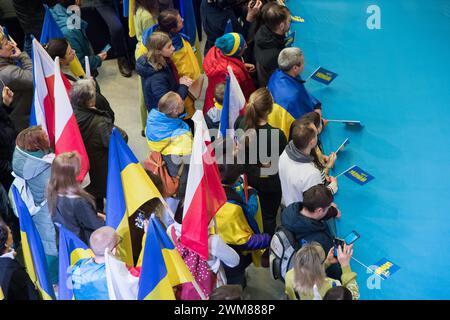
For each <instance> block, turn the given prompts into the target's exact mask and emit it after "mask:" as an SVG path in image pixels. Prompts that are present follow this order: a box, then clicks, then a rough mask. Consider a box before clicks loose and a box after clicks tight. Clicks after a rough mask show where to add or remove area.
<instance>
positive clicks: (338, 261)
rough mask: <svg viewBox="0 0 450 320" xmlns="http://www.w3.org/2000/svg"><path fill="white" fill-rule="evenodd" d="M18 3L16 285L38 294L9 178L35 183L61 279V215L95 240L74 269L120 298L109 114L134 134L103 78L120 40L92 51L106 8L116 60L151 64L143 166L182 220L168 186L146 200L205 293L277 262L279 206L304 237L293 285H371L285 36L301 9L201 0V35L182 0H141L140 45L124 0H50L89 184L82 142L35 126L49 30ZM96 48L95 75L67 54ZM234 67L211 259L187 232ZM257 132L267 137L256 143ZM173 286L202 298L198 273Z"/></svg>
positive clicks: (294, 293)
mask: <svg viewBox="0 0 450 320" xmlns="http://www.w3.org/2000/svg"><path fill="white" fill-rule="evenodd" d="M22 2H23V1H13V3H14V4H15V8H16V10H17V14H18V17H20V20H21V26H22V28H23V29H24V33H25V47H24V50H23V51H22V50H21V49H20V48H18V46H17V44H16V43H15V42H14V41H13V40H12V39H11V38H10V37H9V36H8V34H7V33H6V32H5V31H4V30H3V29H2V30H3V31H1V32H0V79H1V86H2V99H1V100H0V104H1V105H0V180H1V184H0V195H1V198H0V199H1V202H0V205H1V207H0V210H1V219H0V288H1V290H2V293H3V295H4V297H5V298H6V299H7V300H15V299H40V298H41V297H40V295H39V292H38V290H37V289H36V284H35V283H33V282H32V281H31V279H30V277H29V276H28V274H27V272H26V270H25V268H24V264H23V257H22V256H21V252H20V247H21V243H20V242H21V239H20V226H19V220H18V213H17V204H15V202H14V200H13V198H12V197H11V196H9V197H8V192H9V191H10V189H11V186H12V185H14V186H16V187H17V186H22V189H21V190H26V191H24V192H22V193H21V197H22V198H23V199H24V202H25V203H26V204H27V207H28V209H29V211H30V213H31V215H32V220H33V222H34V224H35V226H36V229H37V230H38V233H39V235H40V237H41V241H42V244H43V248H44V251H45V256H46V260H47V261H46V262H47V265H48V270H49V277H50V281H51V283H52V284H53V285H54V288H55V292H57V291H58V272H61V270H58V241H57V239H58V237H57V234H58V225H62V226H64V227H65V228H66V229H68V230H69V231H71V232H73V233H74V234H75V235H76V236H77V237H78V238H79V239H80V240H82V241H83V242H85V243H86V244H87V245H88V246H90V248H91V249H92V251H93V253H94V254H95V257H94V258H89V259H81V260H80V261H78V262H77V263H76V265H75V266H73V267H72V268H71V269H70V270H68V272H69V273H71V274H72V277H71V279H72V281H73V282H74V284H75V282H76V284H77V285H76V290H74V295H75V299H94V300H98V299H109V295H108V287H107V280H106V271H105V256H104V254H105V249H106V248H113V249H111V254H112V255H116V257H117V258H118V259H120V256H118V255H117V254H116V249H115V248H116V247H117V245H118V244H119V243H120V241H121V239H120V237H119V235H118V233H117V231H116V230H114V229H113V228H111V227H108V226H105V224H106V223H105V221H106V216H105V202H106V201H108V199H106V194H107V192H106V190H107V177H108V150H109V140H110V136H111V132H112V130H113V128H116V130H117V131H118V132H119V133H120V135H121V136H122V137H123V139H124V140H125V141H128V135H127V133H126V132H125V131H124V130H123V129H121V128H119V127H117V126H116V125H115V123H114V121H115V115H114V111H113V108H112V107H111V105H110V102H109V101H108V97H105V96H104V95H103V94H102V93H101V90H100V84H99V82H98V81H97V79H96V78H97V75H98V74H99V73H100V72H101V65H102V62H103V61H104V60H105V59H107V58H108V54H107V53H106V52H100V53H99V54H95V52H94V50H93V45H92V44H93V43H94V42H96V41H98V39H93V38H92V36H90V34H89V32H88V30H89V27H88V25H89V24H90V23H91V22H90V21H85V20H83V17H85V16H86V17H92V16H94V17H95V15H94V13H95V12H94V11H96V12H98V13H99V14H100V16H101V18H102V19H103V20H104V21H105V22H106V25H107V26H108V28H109V33H110V38H111V43H112V47H113V51H114V52H115V56H116V57H117V58H118V63H119V70H120V72H121V73H122V74H123V75H124V76H130V75H131V73H132V71H133V70H132V69H133V66H134V70H135V71H136V73H137V74H138V75H139V77H138V79H139V80H138V81H139V86H138V87H139V92H137V95H136V97H137V98H136V99H135V100H136V101H135V104H136V109H135V111H136V112H139V113H140V115H141V120H142V121H141V124H140V128H141V129H142V135H143V136H144V137H145V139H146V142H147V145H148V148H149V158H148V159H147V160H146V161H144V163H143V166H144V168H145V169H146V173H147V174H148V175H149V177H150V178H151V179H152V181H153V182H154V183H155V185H156V186H157V187H158V189H159V191H160V192H161V194H162V195H163V196H164V197H165V198H166V199H167V200H168V201H167V202H168V203H174V212H175V216H174V217H173V219H172V217H170V216H169V215H168V213H167V208H165V207H164V206H163V205H162V203H161V202H160V201H159V200H158V199H153V200H151V201H149V202H148V203H146V204H144V205H143V206H142V207H141V208H139V211H140V212H142V213H143V214H144V217H145V219H146V220H148V219H149V218H150V216H151V215H153V214H154V215H155V216H156V217H157V218H158V219H159V220H160V222H161V224H162V225H163V226H164V227H165V228H166V229H167V234H168V235H169V238H170V239H171V240H172V241H173V243H174V245H175V247H176V249H177V250H178V252H179V253H180V255H181V257H182V258H183V260H184V261H185V263H186V265H187V267H188V268H189V270H190V271H191V273H192V275H193V276H194V278H195V280H196V282H197V284H198V285H199V287H200V288H201V290H202V291H203V293H204V295H205V296H206V297H208V298H209V299H211V300H213V299H223V300H239V299H242V298H243V297H244V295H243V292H242V290H243V289H244V288H245V287H246V285H247V281H246V273H245V270H246V268H247V267H249V266H250V265H251V264H254V265H255V266H257V267H263V268H268V267H269V260H270V258H269V254H270V244H271V238H272V237H273V236H274V234H275V233H276V231H277V221H281V226H282V227H283V228H284V229H286V230H288V231H289V232H291V233H292V234H293V236H294V238H295V240H296V241H297V242H298V244H299V247H300V249H299V250H298V251H297V252H296V253H295V257H294V263H293V268H292V269H291V270H289V271H288V272H287V274H286V277H285V293H286V297H287V298H288V299H298V300H307V299H325V300H328V299H330V300H350V299H358V298H359V292H358V285H357V283H356V274H355V273H354V272H352V270H351V269H350V259H351V257H352V254H353V246H352V245H346V244H344V245H343V247H342V246H338V247H337V248H335V245H334V239H335V237H336V234H334V230H333V228H331V227H330V225H331V224H332V221H333V219H340V218H341V213H340V211H339V209H338V207H337V205H336V204H335V203H334V202H333V201H334V194H336V192H337V191H338V181H337V179H336V178H335V177H333V176H331V175H330V169H331V168H333V166H334V163H335V161H336V160H337V157H336V154H335V153H331V154H328V155H327V154H326V153H325V152H324V150H323V148H322V145H321V143H320V134H321V132H322V131H323V130H324V129H325V127H326V120H325V119H324V118H323V117H322V115H323V114H322V112H323V110H326V108H327V106H326V105H324V106H322V103H321V102H320V101H319V100H317V99H316V98H315V97H314V96H313V95H312V94H311V93H310V92H308V90H307V88H306V87H305V85H304V82H305V81H304V80H302V73H303V70H304V67H305V63H306V60H305V57H304V54H303V52H302V50H301V49H300V48H298V47H292V46H291V41H288V40H289V39H288V36H287V34H288V32H289V30H290V28H291V13H290V11H289V9H288V7H287V6H286V5H285V3H284V1H275V0H251V1H245V0H201V1H200V0H198V1H193V2H194V4H195V7H196V8H197V9H198V12H199V14H198V15H197V20H199V21H201V27H202V28H199V33H198V35H199V36H200V37H201V36H202V31H203V32H204V34H203V35H206V40H205V47H204V48H200V47H199V44H198V41H194V40H195V39H190V38H189V37H188V36H187V35H186V34H184V33H183V27H184V24H185V22H186V21H184V19H183V17H182V16H181V15H180V11H179V8H180V7H179V1H176V0H175V1H171V0H159V1H158V0H136V1H134V3H135V8H134V15H133V21H134V29H135V32H136V36H135V41H134V43H133V45H135V47H132V46H131V45H130V43H132V42H130V40H129V39H128V36H127V35H126V33H127V27H126V26H124V25H122V22H121V18H120V15H118V14H117V12H116V11H115V8H116V7H117V5H118V3H119V2H118V1H117V2H116V1H112V0H111V1H110V0H97V1H85V2H86V4H85V5H83V6H82V3H81V2H82V1H81V0H59V1H53V2H54V3H52V4H50V3H48V2H47V4H48V5H49V6H50V12H51V14H52V16H53V18H54V19H55V21H56V22H57V24H58V26H59V27H60V29H61V31H62V33H63V35H64V38H55V39H51V40H49V41H48V43H46V44H45V45H44V44H43V45H44V48H45V50H46V51H47V53H48V54H49V56H50V57H51V58H52V59H55V58H56V57H59V61H60V65H61V71H62V73H63V74H64V79H65V80H66V81H67V83H65V84H66V86H67V87H68V88H70V94H69V97H70V101H71V104H72V107H73V111H74V115H75V118H76V121H77V124H78V126H79V129H80V132H81V135H82V139H83V142H84V145H85V147H86V152H87V155H88V157H89V162H90V172H89V175H90V184H89V185H87V186H84V185H82V184H81V183H80V181H79V180H77V177H78V175H79V173H80V167H81V159H80V156H79V155H78V154H77V153H76V152H66V153H61V154H57V155H55V150H52V147H51V146H52V143H51V139H52V137H51V136H49V134H48V133H47V132H46V130H45V128H44V127H42V126H39V125H38V126H30V113H31V109H32V99H33V94H34V86H35V84H34V82H33V65H32V60H31V58H30V54H29V53H30V51H31V42H30V39H31V36H34V37H36V38H37V39H39V33H40V31H41V28H39V27H38V26H39V24H41V25H42V23H43V22H42V19H39V18H38V17H39V14H36V12H42V10H44V9H43V8H44V7H43V3H42V1H36V3H39V4H40V5H38V7H39V8H38V9H36V10H37V11H35V12H30V10H29V9H28V10H25V8H24V7H23V6H22V5H21V4H22ZM83 2H84V1H83ZM74 5H76V6H82V9H84V10H81V18H82V19H81V24H80V28H72V27H68V26H67V23H68V22H67V21H69V20H70V19H68V18H69V17H70V14H69V13H68V12H69V11H68V8H69V7H71V6H74ZM41 18H42V17H41ZM185 19H186V17H185ZM93 23H95V22H93ZM198 25H200V24H198ZM230 28H231V30H230ZM97 37H101V35H97ZM298 37H301V35H298ZM296 43H301V41H297V42H296ZM130 49H131V50H130ZM27 52H28V53H27ZM133 53H134V54H133ZM202 53H203V55H202ZM85 56H87V57H88V60H89V65H90V70H91V75H92V77H91V78H88V79H80V78H79V77H77V76H76V75H74V74H73V73H72V72H71V70H70V69H69V65H70V63H71V62H72V61H73V60H74V59H75V57H78V59H79V60H80V61H83V62H84V61H85ZM230 69H231V70H232V72H233V74H234V76H235V78H236V80H237V82H238V84H239V86H240V89H241V90H242V93H243V96H244V97H245V100H246V104H245V107H244V108H243V109H242V112H241V114H240V115H239V117H237V119H236V121H235V123H234V124H233V128H232V129H234V130H235V132H236V137H234V139H232V138H229V137H222V139H219V138H217V139H216V140H215V141H214V145H215V148H216V150H217V149H221V150H222V151H223V152H221V153H220V155H219V153H218V154H217V159H216V160H217V163H218V172H219V173H220V178H221V182H222V186H223V189H224V191H225V195H226V203H225V204H224V205H223V206H222V207H221V208H220V209H219V210H218V211H217V213H216V215H215V219H214V223H215V228H213V229H214V230H215V231H214V232H213V231H211V232H210V235H209V239H208V247H209V257H208V259H207V260H206V259H204V258H202V257H201V256H200V255H199V254H198V253H196V252H194V251H192V250H190V249H189V248H187V247H185V246H184V245H183V241H182V240H181V238H182V237H181V234H182V224H183V215H182V213H183V205H184V198H185V194H186V188H187V183H188V174H189V167H190V166H189V156H190V155H191V153H192V145H193V140H194V122H193V121H192V119H191V118H192V116H193V114H194V112H195V110H196V109H202V110H203V113H204V117H205V121H206V124H207V125H208V128H209V129H211V130H212V129H216V130H217V129H218V128H219V127H220V125H221V112H222V109H223V104H224V100H225V98H226V97H225V94H226V92H225V91H226V90H225V87H226V84H225V83H226V80H227V77H228V76H229V70H230ZM203 77H205V80H207V86H206V92H205V99H204V104H203V105H200V101H198V96H196V95H195V93H194V91H195V90H194V87H195V86H198V85H199V83H200V86H201V85H202V83H203ZM104 81H107V79H106V80H104ZM229 144H231V145H232V148H231V150H230V148H227V146H228V145H229ZM252 146H257V147H256V150H257V152H256V153H255V155H256V157H253V156H252ZM260 149H264V150H265V153H266V154H264V152H260V151H261V150H260ZM242 154H243V157H242V158H243V160H242V159H241V160H242V161H239V158H240V155H242ZM229 159H231V161H229ZM25 200H26V201H25ZM169 200H170V201H169ZM277 218H278V219H277ZM144 229H145V228H144ZM142 237H143V232H141V233H139V234H138V235H136V234H132V238H133V248H136V249H135V250H136V252H133V256H134V257H135V259H137V258H138V257H139V254H140V250H142V246H141V242H142ZM335 250H336V251H337V254H334V253H335V252H334V251H335ZM135 262H136V261H135ZM129 267H130V268H131V267H134V266H129ZM130 272H132V273H134V274H136V273H139V272H140V270H139V269H138V268H136V269H130ZM174 292H175V294H176V297H177V299H181V300H182V299H200V295H199V293H198V291H197V290H194V288H193V286H192V284H183V285H180V286H178V287H176V288H174Z"/></svg>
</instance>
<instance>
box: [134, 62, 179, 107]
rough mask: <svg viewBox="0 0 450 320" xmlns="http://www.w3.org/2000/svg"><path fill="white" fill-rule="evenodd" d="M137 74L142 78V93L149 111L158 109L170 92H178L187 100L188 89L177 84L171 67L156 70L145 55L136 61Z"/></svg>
mask: <svg viewBox="0 0 450 320" xmlns="http://www.w3.org/2000/svg"><path fill="white" fill-rule="evenodd" d="M136 72H137V73H138V74H139V75H140V76H141V78H142V91H143V92H144V101H145V105H146V107H147V110H148V111H150V110H151V109H154V108H157V107H158V102H159V100H160V99H161V98H162V96H163V95H165V94H166V93H167V92H169V91H174V92H177V93H178V94H179V95H180V96H181V99H183V100H184V99H186V97H187V95H188V87H187V86H185V85H180V84H178V83H177V80H176V78H175V75H174V73H173V71H172V67H171V65H169V64H168V65H167V66H166V67H164V68H163V69H161V70H159V71H157V70H155V69H154V68H153V67H152V66H151V65H150V63H149V62H148V60H147V56H146V55H143V56H141V57H140V58H139V59H138V60H137V61H136Z"/></svg>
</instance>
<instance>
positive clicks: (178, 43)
mask: <svg viewBox="0 0 450 320" xmlns="http://www.w3.org/2000/svg"><path fill="white" fill-rule="evenodd" d="M158 29H159V24H158V23H157V24H155V25H153V26H151V27H149V28H147V29H145V30H144V32H142V43H143V44H144V46H147V44H148V40H149V38H150V36H151V35H152V33H153V32H155V31H158ZM169 36H170V39H171V40H172V44H173V46H174V47H175V51H178V50H180V49H182V48H183V46H184V45H183V38H184V39H185V40H186V41H189V37H188V36H187V35H185V34H184V33H181V32H179V33H176V34H172V33H171V34H170V35H169Z"/></svg>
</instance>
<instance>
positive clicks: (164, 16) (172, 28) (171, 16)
mask: <svg viewBox="0 0 450 320" xmlns="http://www.w3.org/2000/svg"><path fill="white" fill-rule="evenodd" d="M183 21H184V20H183V18H182V17H181V15H180V12H179V11H178V10H176V9H167V10H164V11H162V12H161V13H160V14H159V16H158V24H159V30H160V31H162V32H166V33H172V34H176V33H178V32H180V31H181V30H182V29H183Z"/></svg>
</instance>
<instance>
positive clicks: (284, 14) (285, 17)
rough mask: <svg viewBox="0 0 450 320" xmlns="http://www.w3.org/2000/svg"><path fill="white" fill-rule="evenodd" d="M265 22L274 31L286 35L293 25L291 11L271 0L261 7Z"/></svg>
mask: <svg viewBox="0 0 450 320" xmlns="http://www.w3.org/2000/svg"><path fill="white" fill-rule="evenodd" d="M261 13H262V19H263V21H264V24H265V25H266V26H267V27H268V28H269V29H270V30H272V31H273V32H275V33H277V34H280V35H284V34H285V33H286V32H288V31H289V29H290V27H291V13H290V12H289V9H288V8H287V7H286V6H282V5H280V4H278V3H276V2H269V3H267V4H266V5H264V7H263V8H262V9H261Z"/></svg>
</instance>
